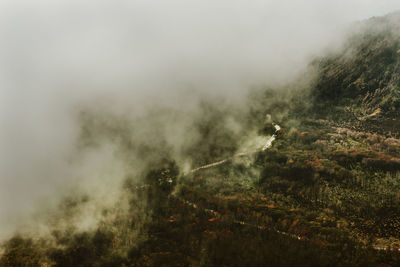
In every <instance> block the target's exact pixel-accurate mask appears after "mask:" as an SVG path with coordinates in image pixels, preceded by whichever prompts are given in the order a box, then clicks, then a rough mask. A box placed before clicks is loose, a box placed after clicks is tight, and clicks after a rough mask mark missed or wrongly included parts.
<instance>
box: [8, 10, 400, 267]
mask: <svg viewBox="0 0 400 267" xmlns="http://www.w3.org/2000/svg"><path fill="white" fill-rule="evenodd" d="M355 27H356V28H357V31H355V32H356V33H355V34H352V35H351V36H350V38H349V39H348V41H347V42H346V44H345V45H344V47H343V48H342V49H341V50H340V51H337V52H335V53H333V54H331V55H328V56H324V57H321V58H317V59H315V60H313V62H312V63H311V64H310V72H311V71H312V72H315V73H316V75H314V76H313V77H315V78H314V79H313V81H312V82H310V83H307V85H306V86H303V85H301V86H300V84H303V83H302V82H300V81H299V83H298V84H297V83H294V84H290V85H287V87H285V88H268V89H267V88H263V89H260V90H255V91H254V92H252V93H251V94H250V96H249V100H248V101H249V107H248V109H247V111H246V112H247V113H246V114H241V115H237V116H243V117H244V118H245V119H244V121H246V123H247V125H246V127H248V128H252V129H253V128H255V129H257V132H258V134H259V135H262V136H264V137H269V136H270V135H272V134H274V133H275V134H276V140H274V141H273V143H272V146H271V147H268V149H266V150H265V151H262V150H261V147H259V149H258V150H257V151H255V152H254V153H248V154H245V155H241V156H240V157H231V156H232V155H233V154H235V153H238V152H241V151H239V150H238V147H240V146H239V145H238V143H235V142H237V141H236V137H235V138H234V137H233V136H234V133H232V132H228V131H223V129H219V128H218V127H216V126H217V125H218V126H219V125H222V124H223V123H222V121H224V120H225V119H226V118H225V116H226V114H227V113H229V112H231V110H228V111H225V110H222V109H221V108H220V106H219V104H218V103H207V104H205V106H206V108H205V110H207V111H208V113H204V116H202V120H201V123H198V124H194V125H195V128H196V127H197V128H196V129H198V131H199V133H201V134H200V136H201V137H202V138H203V139H199V142H197V143H196V144H195V145H193V146H192V147H188V148H187V151H186V153H187V155H188V157H190V156H192V157H193V159H192V162H194V163H195V164H198V166H197V165H196V166H194V167H199V166H201V165H204V164H209V163H213V162H218V161H221V160H223V159H225V158H227V160H226V161H224V162H223V164H219V165H215V166H214V167H210V168H204V169H200V168H198V169H196V171H195V172H185V173H184V172H183V170H182V169H180V166H179V162H178V160H176V159H174V158H172V156H171V155H170V154H168V153H164V154H161V156H160V155H158V154H160V153H157V158H158V160H155V162H154V164H151V166H149V168H148V170H147V171H146V172H145V173H143V175H142V178H141V180H139V181H138V180H135V179H134V178H132V177H127V178H126V180H125V183H124V185H123V186H122V191H123V194H122V197H121V203H119V204H118V205H117V206H116V207H114V208H112V209H104V210H103V211H102V213H103V218H102V220H101V222H100V223H99V226H98V227H97V228H96V229H95V230H93V231H83V232H82V231H78V230H77V229H76V228H74V227H73V226H71V227H67V228H66V229H65V228H60V229H59V228H57V227H54V229H52V231H51V234H50V236H49V237H38V236H35V235H26V236H25V235H16V236H15V237H13V238H11V239H10V240H8V241H6V242H5V243H4V245H3V253H2V255H1V258H0V265H1V266H295V265H301V266H398V265H399V264H400V193H399V192H400V13H394V14H391V15H388V16H386V17H382V18H372V19H370V20H368V21H366V22H362V23H361V22H360V23H359V24H357V25H355ZM266 114H271V115H270V117H271V118H269V117H268V118H267V119H266V118H265V115H266ZM235 115H236V113H235ZM82 117H83V120H84V124H85V126H86V128H85V129H84V133H85V134H86V135H90V134H91V131H101V132H102V133H105V134H104V135H106V134H114V135H115V138H116V139H118V140H119V139H121V140H122V141H121V143H122V145H123V146H124V147H125V148H126V147H128V148H132V149H134V146H133V145H132V144H131V143H129V142H124V140H125V139H123V138H124V136H126V135H129V132H123V133H122V134H119V135H118V134H116V132H117V130H118V129H119V128H118V127H119V125H116V126H115V125H114V126H113V125H111V126H110V125H108V126H107V127H108V128H107V127H105V128H104V126H101V125H102V124H101V122H98V121H95V122H93V121H92V120H90V117H89V115H88V114H83V115H82ZM204 118H206V119H204ZM266 121H267V122H266ZM271 122H274V123H277V124H278V125H279V126H280V127H281V128H282V129H281V130H279V131H276V128H275V129H274V128H273V127H272V126H271V125H272V123H271ZM194 123H196V122H194ZM100 127H103V128H100ZM93 129H94V130H93ZM116 129H117V130H116ZM122 129H125V128H124V127H122ZM274 131H276V132H274ZM240 134H242V133H240ZM238 135H239V134H238ZM206 140H207V141H206ZM202 144H208V146H205V145H204V146H202ZM199 147H200V148H199ZM139 148H140V149H142V150H146V149H147V148H146V147H144V146H143V147H139ZM150 149H155V148H154V147H150ZM150 155H153V154H150ZM87 201H88V199H87V198H85V196H82V197H79V198H74V199H66V200H65V201H64V202H63V203H62V204H61V206H60V210H62V211H63V214H64V215H65V216H70V215H71V214H74V213H76V212H77V210H78V208H79V206H80V205H84V204H85V203H86V202H87ZM125 204H126V206H127V207H128V208H127V210H128V213H125V212H123V211H121V207H122V206H123V205H125ZM66 218H67V217H66ZM68 218H69V217H68ZM63 219H64V218H63V217H61V219H60V220H63Z"/></svg>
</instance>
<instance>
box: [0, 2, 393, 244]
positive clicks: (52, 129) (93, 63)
mask: <svg viewBox="0 0 400 267" xmlns="http://www.w3.org/2000/svg"><path fill="white" fill-rule="evenodd" d="M396 9H400V2H399V1H384V0H382V1H372V0H369V1H366V0H347V1H345V0H341V1H338V0H336V1H321V0H308V1H295V0H290V1H289V0H280V1H269V0H264V1H260V0H254V1H244V0H237V1H234V0H214V1H208V0H203V1H190V0H186V1H183V0H182V1H177V0H170V1H155V0H143V1H124V0H110V1H105V0H102V1H100V0H97V1H94V0H93V1H84V0H80V1H78V0H74V1H73V0H58V1H57V0H54V1H50V0H49V1H41V0H36V1H18V0H12V1H11V0H10V1H7V0H1V1H0V101H1V102H0V236H4V235H6V234H7V233H9V231H10V230H11V229H12V227H11V226H12V225H14V224H15V223H16V222H20V221H21V220H22V221H23V219H24V218H25V219H26V218H28V217H27V214H30V213H32V212H33V211H34V210H35V209H36V207H37V206H38V205H44V203H43V202H41V201H44V200H49V199H52V200H53V201H56V199H55V198H54V196H56V195H57V194H58V192H60V191H61V190H62V188H63V189H65V188H69V187H72V188H73V187H74V186H76V184H77V183H80V184H88V185H93V184H96V183H100V184H101V183H107V179H106V178H104V179H103V178H101V177H103V176H104V173H108V175H109V176H108V177H110V176H112V175H120V174H119V172H120V170H119V168H120V167H121V166H119V165H114V164H108V165H107V164H106V163H107V162H112V160H110V159H109V157H110V155H109V153H106V152H104V151H103V152H104V153H100V152H99V153H98V154H101V155H102V156H98V155H97V156H91V155H89V156H88V159H87V160H86V161H85V164H84V166H79V167H77V166H74V165H71V163H70V158H71V153H73V151H74V146H75V143H74V142H75V139H76V136H77V134H78V131H79V128H78V126H77V124H76V122H75V117H74V110H75V109H76V108H77V107H78V106H80V105H83V104H85V103H89V102H90V103H92V104H93V103H101V105H105V106H112V107H113V108H114V109H116V110H120V111H124V110H132V109H135V110H137V112H139V111H140V110H142V109H144V108H146V107H147V106H153V105H160V104H162V105H166V106H172V105H178V106H180V107H181V108H182V109H185V108H190V105H191V103H193V102H194V101H195V99H196V97H197V96H198V95H217V96H223V97H225V98H228V99H232V101H240V99H241V98H242V97H243V96H244V95H245V93H246V90H247V89H248V88H249V87H250V86H254V85H260V84H269V83H281V82H285V81H288V80H290V79H292V78H293V77H294V76H295V75H296V74H297V73H299V72H300V71H301V70H303V69H304V68H305V66H306V64H307V62H308V60H309V59H310V57H311V56H313V55H316V54H319V53H322V51H324V49H325V48H326V47H327V46H332V45H340V42H341V41H342V40H343V36H344V34H343V33H344V30H345V28H346V27H347V26H348V25H349V24H350V23H351V22H352V21H357V20H361V19H365V18H368V17H370V16H379V15H383V14H386V13H388V12H391V11H395V10H396ZM105 149H107V148H105ZM103 150H104V149H103ZM110 153H111V152H110ZM99 166H102V168H98V167H99ZM105 169H107V170H105ZM88 173H90V175H87V174H88ZM110 173H112V174H110ZM102 175H103V176H102ZM87 176H91V177H96V178H93V179H95V180H94V181H93V182H92V181H90V180H79V179H87V178H82V177H87ZM100 187H101V186H100ZM102 188H104V187H102ZM94 190H96V189H94Z"/></svg>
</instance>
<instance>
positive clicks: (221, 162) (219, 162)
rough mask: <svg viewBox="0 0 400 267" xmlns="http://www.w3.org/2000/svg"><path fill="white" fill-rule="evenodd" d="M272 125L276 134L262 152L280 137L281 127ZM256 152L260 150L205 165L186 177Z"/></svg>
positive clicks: (193, 170)
mask: <svg viewBox="0 0 400 267" xmlns="http://www.w3.org/2000/svg"><path fill="white" fill-rule="evenodd" d="M272 125H273V126H274V128H275V133H274V134H273V135H272V136H271V137H270V138H269V139H268V140H267V142H266V143H265V145H264V146H263V147H262V149H261V151H265V150H267V149H268V148H270V147H271V146H272V143H273V142H274V141H275V140H276V138H277V137H278V134H279V132H280V131H281V127H280V126H279V125H278V124H275V123H272ZM256 152H258V150H256V151H250V152H243V153H238V154H235V155H234V156H233V157H229V158H226V159H223V160H220V161H217V162H213V163H210V164H207V165H203V166H200V167H197V168H195V169H192V170H190V171H189V172H188V173H185V175H187V174H192V173H195V172H197V171H199V170H203V169H208V168H212V167H216V166H219V165H222V164H224V163H226V162H228V161H230V160H232V159H233V158H237V157H242V156H246V155H249V154H253V153H256Z"/></svg>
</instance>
